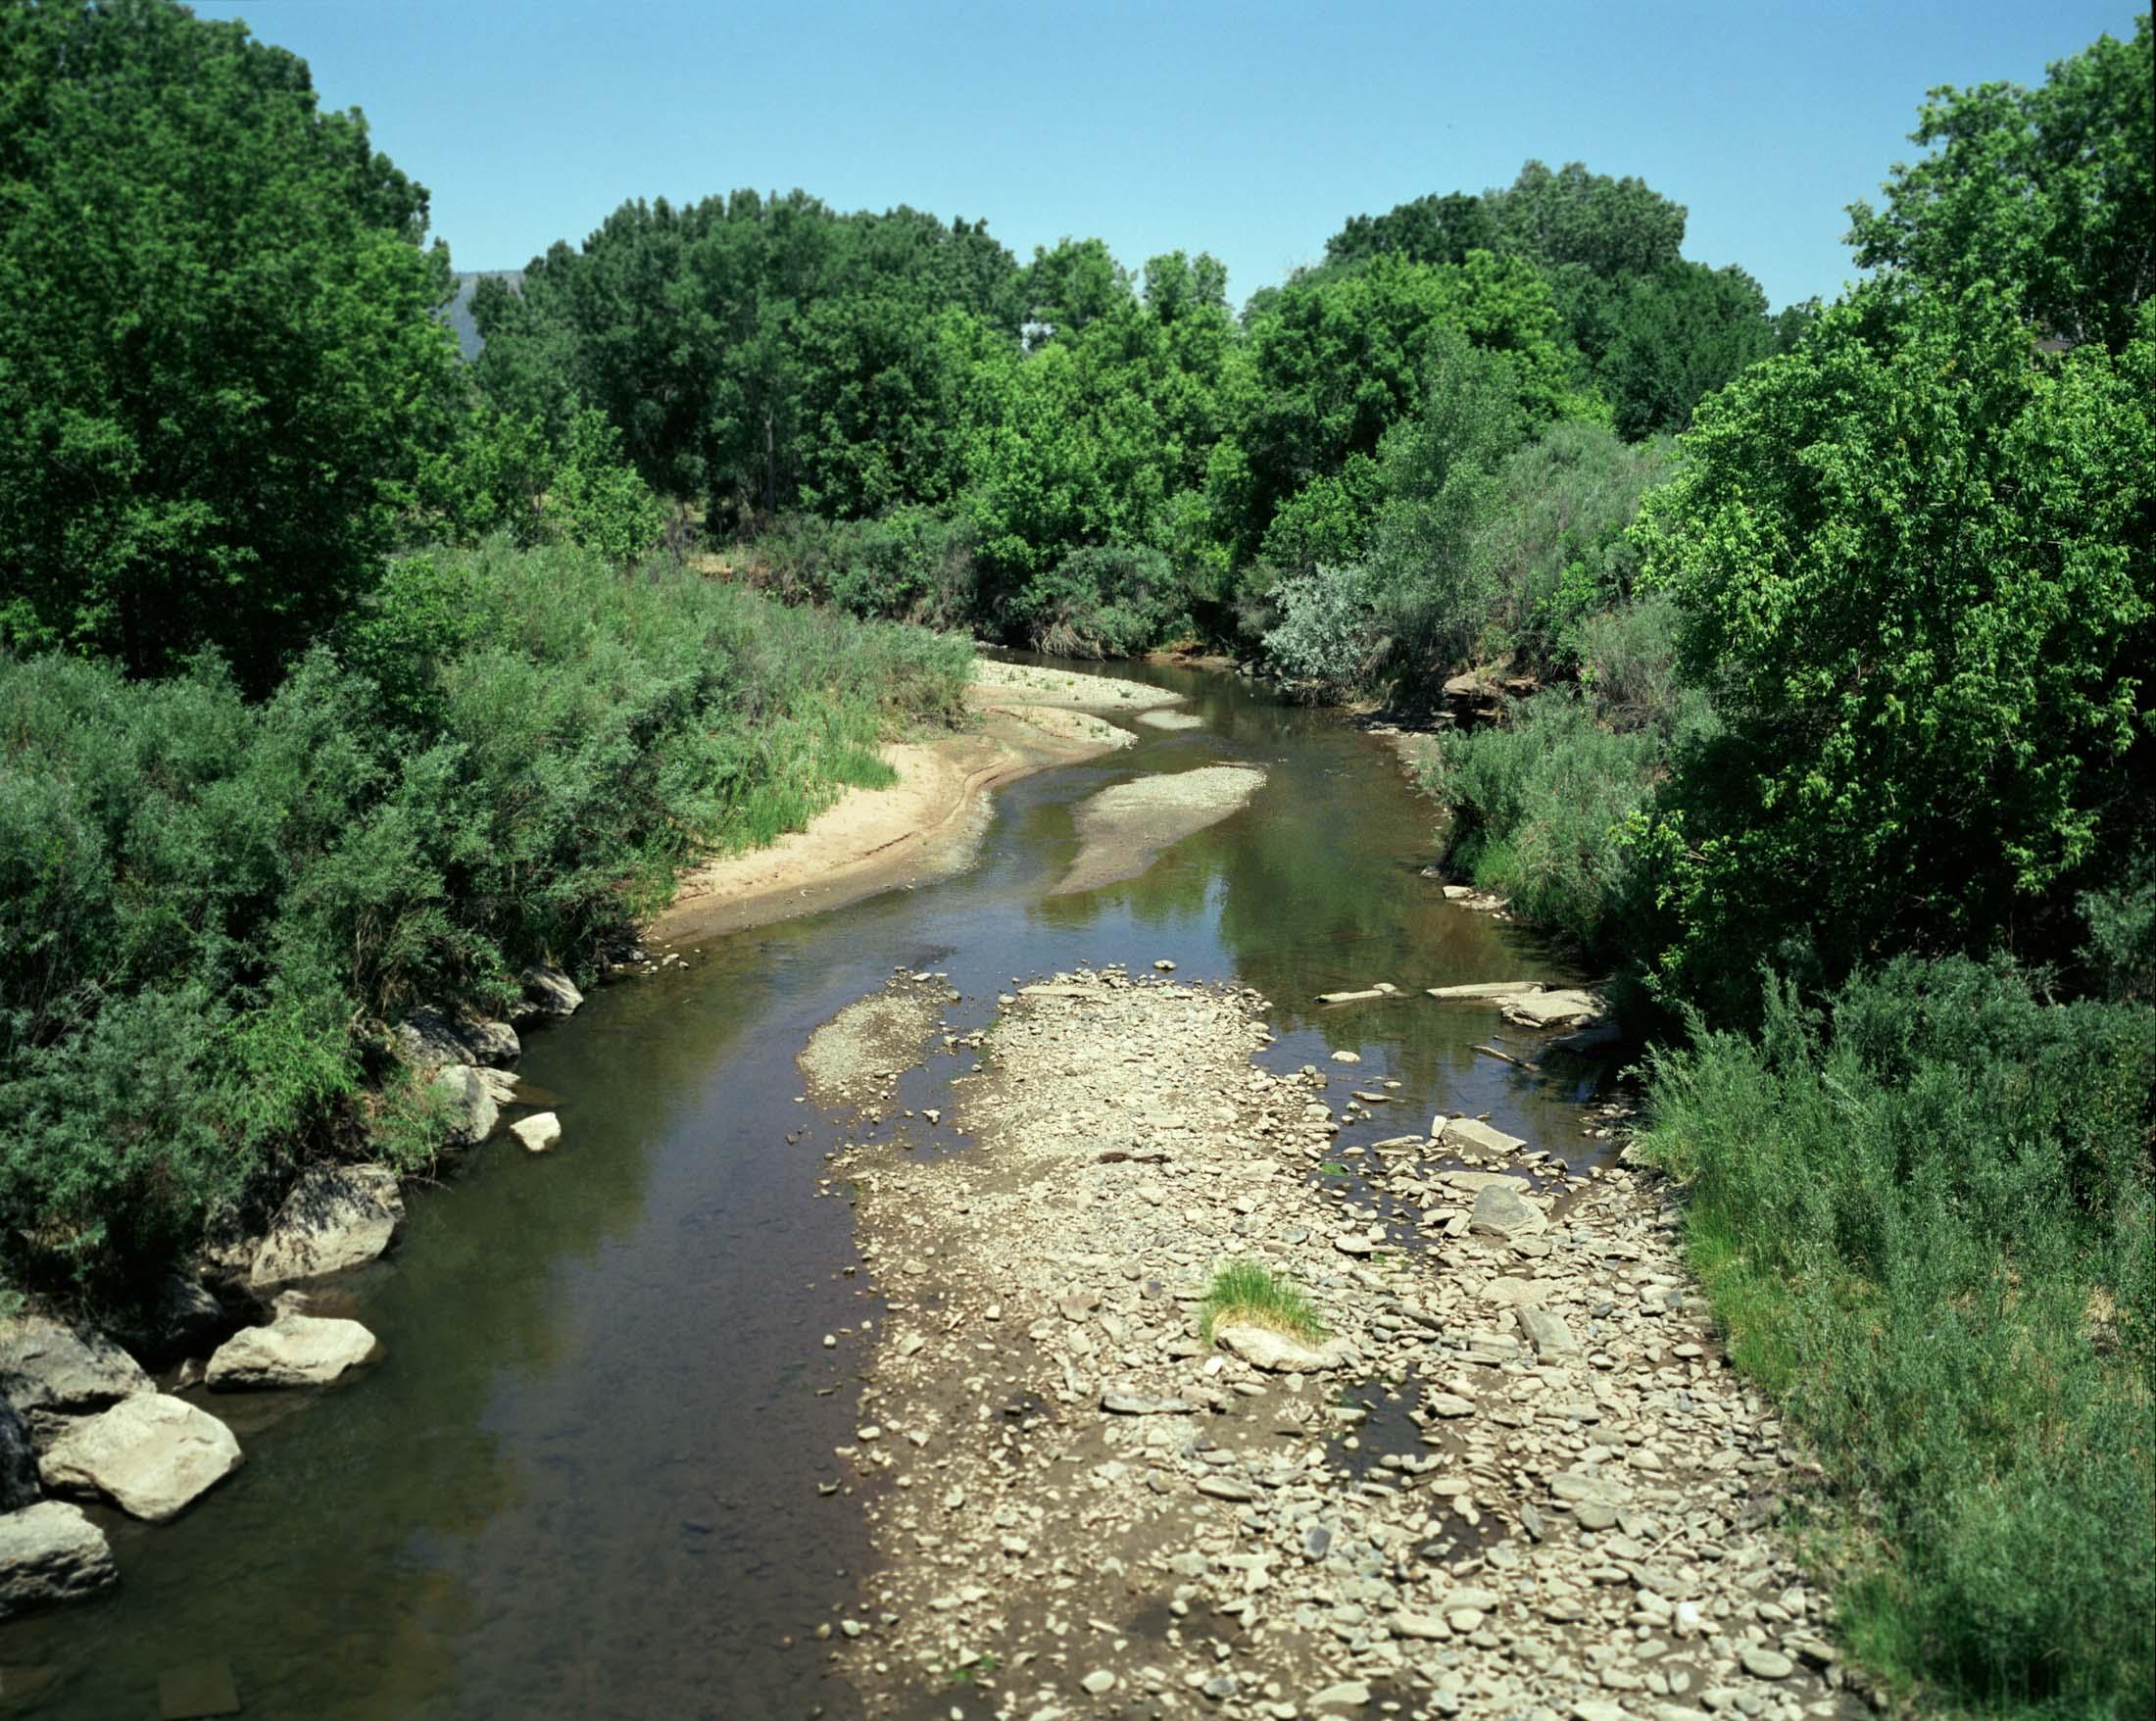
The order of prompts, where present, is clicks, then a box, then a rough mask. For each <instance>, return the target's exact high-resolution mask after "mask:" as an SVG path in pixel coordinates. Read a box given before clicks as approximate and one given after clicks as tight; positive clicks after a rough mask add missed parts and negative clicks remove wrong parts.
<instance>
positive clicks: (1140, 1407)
mask: <svg viewBox="0 0 2156 1721" xmlns="http://www.w3.org/2000/svg"><path fill="white" fill-rule="evenodd" d="M1101 1408H1102V1409H1103V1410H1105V1411H1107V1412H1108V1413H1109V1414H1110V1415H1112V1416H1189V1415H1191V1414H1193V1413H1194V1412H1195V1411H1196V1409H1197V1406H1196V1405H1195V1404H1186V1403H1184V1402H1183V1401H1182V1400H1181V1399H1149V1398H1147V1397H1145V1396H1144V1395H1143V1394H1141V1393H1103V1394H1102V1395H1101Z"/></svg>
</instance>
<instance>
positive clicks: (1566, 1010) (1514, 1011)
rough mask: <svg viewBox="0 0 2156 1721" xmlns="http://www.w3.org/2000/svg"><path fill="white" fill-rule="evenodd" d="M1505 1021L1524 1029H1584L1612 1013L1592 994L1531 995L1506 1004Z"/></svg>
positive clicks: (1526, 994) (1514, 999) (1510, 999)
mask: <svg viewBox="0 0 2156 1721" xmlns="http://www.w3.org/2000/svg"><path fill="white" fill-rule="evenodd" d="M1502 1009H1503V1014H1504V1019H1505V1020H1506V1021H1508V1022H1516V1023H1518V1024H1519V1025H1520V1026H1521V1027H1523V1028H1584V1027H1586V1026H1587V1025H1588V1024H1589V1023H1590V1022H1598V1021H1600V1020H1601V1019H1602V1017H1604V1016H1605V1015H1607V1014H1608V1013H1609V1007H1608V1006H1607V1005H1606V1004H1604V1003H1603V1002H1602V1001H1601V999H1599V998H1598V997H1596V996H1595V995H1594V994H1593V993H1592V992H1569V991H1568V992H1527V993H1522V994H1520V995H1519V996H1518V997H1516V998H1508V999H1506V1000H1505V1001H1504V1004H1503V1007H1502Z"/></svg>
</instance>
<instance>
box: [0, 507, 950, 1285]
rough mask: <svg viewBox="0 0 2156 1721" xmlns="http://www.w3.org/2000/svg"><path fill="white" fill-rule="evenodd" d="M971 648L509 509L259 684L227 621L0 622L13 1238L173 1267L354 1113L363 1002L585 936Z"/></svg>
mask: <svg viewBox="0 0 2156 1721" xmlns="http://www.w3.org/2000/svg"><path fill="white" fill-rule="evenodd" d="M967 664H968V659H967V654H966V652H965V651H964V649H963V646H962V644H961V643H959V642H956V641H954V640H951V639H949V638H948V637H939V636H936V635H932V634H927V633H922V632H917V631H912V630H905V629H897V628H891V627H870V626H865V625H863V624H862V623H859V622H856V621H851V620H848V619H846V618H844V617H840V616H836V615H832V614H830V613H828V612H817V611H811V610H794V609H788V608H785V607H783V606H780V605H777V604H774V603H771V602H769V601H768V600H760V599H759V598H757V597H755V596H754V595H752V594H749V593H747V592H744V591H742V590H740V589H739V588H738V587H733V586H728V585H723V584H717V583H713V582H711V581H706V580H700V579H696V578H693V577H690V576H688V575H685V574H683V573H681V572H679V571H678V570H673V569H670V568H668V567H667V566H666V565H663V564H660V565H654V566H652V567H651V568H649V569H648V570H647V571H646V572H644V573H643V574H642V575H640V576H639V577H637V578H635V579H627V580H625V579H623V578H621V577H620V575H619V573H618V571H617V570H616V569H615V567H614V565H613V564H612V563H611V562H610V561H608V560H607V559H605V558H603V557H601V556H599V555H597V554H595V553H593V552H590V551H586V550H582V549H578V548H575V547H572V546H566V545H564V546H560V547H554V548H545V549H540V550H537V551H533V552H528V553H519V552H516V551H515V550H514V549H513V548H512V547H511V546H509V545H508V544H507V543H505V542H501V541H497V542H495V543H494V544H492V545H491V546H489V547H487V548H486V549H483V550H480V551H476V552H452V553H444V554H435V555H427V556H420V557H414V558H411V559H408V560H405V561H402V562H399V563H398V564H397V565H395V566H394V567H393V568H392V569H391V570H390V573H389V576H388V578H387V579H386V581H385V582H384V583H383V584H382V585H381V586H380V588H379V589H378V590H377V591H376V592H375V593H374V594H373V595H371V596H370V597H369V599H368V601H367V602H366V603H365V605H363V606H362V608H361V609H360V610H358V611H357V612H355V613H354V614H353V615H351V616H349V617H348V618H347V620H346V621H345V623H344V624H343V625H342V626H340V628H339V629H337V630H336V631H335V632H334V633H333V634H331V635H330V636H328V637H327V638H325V639H324V641H322V642H321V643H319V644H318V645H317V646H316V647H315V648H314V649H313V650H312V651H311V652H310V653H309V654H308V655H307V656H306V657H305V658H304V659H303V660H302V661H301V662H300V664H298V666H297V667H296V668H295V670H294V671H293V673H292V674H291V676H290V677H289V678H287V679H286V680H285V681H284V682H283V683H282V684H281V685H280V686H279V687H278V688H277V689H276V691H275V692H274V693H273V694H272V695H271V696H270V698H268V699H266V700H263V701H260V702H254V703H250V702H248V701H247V700H245V699H244V698H243V697H242V695H241V691H240V689H239V688H238V687H237V686H236V685H235V684H234V681H233V678H232V676H231V675H230V673H229V672H228V671H227V670H226V669H225V667H224V666H223V664H221V661H219V660H218V659H216V658H215V657H204V658H199V659H197V660H195V661H194V662H193V664H191V665H190V666H189V667H188V668H187V669H186V670H184V671H183V672H182V673H180V674H177V675H175V676H173V677H171V678H169V679H165V680H161V681H149V682H133V683H130V682H128V681H126V680H125V679H123V677H122V676H121V675H120V674H119V673H118V671H117V670H116V669H115V668H114V667H113V666H111V665H108V664H97V663H92V662H86V661H83V660H80V659H75V658H71V657H66V656H59V655H50V656H45V657H41V658H36V659H30V660H21V659H11V658H0V894H4V895H5V898H6V900H7V902H8V904H9V913H8V915H7V918H6V921H5V923H4V926H0V1000H5V1005H4V1008H0V1235H5V1236H6V1237H7V1238H8V1240H9V1245H8V1251H9V1257H10V1259H9V1265H10V1267H11V1268H12V1269H13V1270H14V1271H15V1272H17V1273H19V1274H23V1275H26V1276H28V1277H30V1278H31V1279H33V1280H35V1281H37V1282H41V1283H49V1284H60V1285H75V1286H77V1287H80V1288H84V1289H89V1290H100V1291H102V1290H110V1289H112V1288H113V1287H114V1286H115V1284H116V1282H119V1281H124V1280H128V1279H133V1278H139V1277H140V1276H141V1275H143V1274H144V1273H148V1272H154V1270H155V1269H156V1267H157V1266H158V1264H159V1263H161V1262H163V1261H165V1260H168V1259H170V1258H171V1257H172V1254H174V1253H175V1252H176V1251H178V1250H180V1249H181V1248H183V1247H185V1246H186V1245H187V1244H188V1243H189V1242H190V1241H191V1240H192V1239H193V1238H194V1237H197V1236H199V1235H200V1233H201V1229H202V1225H203V1221H204V1219H205V1217H206V1216H207V1215H208V1214H210V1213H211V1212H213V1211H214V1210H217V1209H218V1208H220V1207H221V1206H222V1205H226V1204H232V1203H239V1202H243V1201H246V1200H248V1199H249V1198H258V1199H259V1198H261V1197H262V1196H263V1195H264V1194H265V1193H266V1191H267V1190H268V1189H270V1188H272V1187H273V1186H274V1185H275V1183H276V1181H277V1180H278V1178H279V1177H280V1175H281V1174H283V1173H284V1171H285V1170H286V1169H287V1168H288V1165H289V1161H290V1158H291V1156H293V1155H295V1154H297V1153H300V1152H303V1151H305V1150H307V1149H308V1148H310V1147H311V1146H313V1145H314V1144H315V1143H316V1142H317V1141H318V1140H319V1138H320V1136H321V1135H322V1134H323V1133H324V1132H328V1131H331V1130H333V1129H334V1128H337V1127H341V1122H340V1120H341V1119H343V1118H344V1117H345V1116H346V1115H347V1114H348V1113H349V1112H350V1110H351V1108H352V1107H353V1106H354V1105H355V1104H356V1103H358V1101H359V1097H360V1095H361V1090H362V1084H363V1079H364V1078H365V1077H367V1076H368V1074H369V1073H370V1072H374V1073H378V1072H380V1071H381V1070H382V1069H383V1068H384V1067H385V1065H386V1062H387V1055H386V1046H385V1043H384V1042H383V1041H382V1040H381V1039H380V1037H379V1032H380V1031H379V1027H378V1024H379V1023H381V1022H382V1021H384V1020H393V1019H395V1018H396V1017H397V1016H398V1015H399V1014H400V1013H401V1012H402V1011H403V1010H404V1009H406V1008H409V1007H410V1006H411V1005H412V1004H414V1003H415V1002H417V1001H418V1000H421V999H437V998H470V999H474V1000H478V1001H492V1002H494V1003H497V1004H499V1003H502V1002H504V1001H505V1000H506V999H507V998H508V997H509V996H510V995H511V993H512V992H513V990H514V985H513V982H514V976H515V973H516V972H517V971H518V970H519V968H520V967H521V966H522V965H523V964H524V963H526V962H529V961H532V960H537V959H557V960H563V961H566V962H567V963H569V964H570V965H571V966H572V967H576V968H580V969H584V968H588V965H589V963H590V962H591V960H592V959H593V957H594V954H595V952H596V950H597V949H598V948H599V946H600V944H601V943H602V941H603V940H604V938H605V937H606V936H607V935H609V934H610V933H612V932H613V929H615V928H616V927H618V926H620V925H621V924H622V923H623V922H624V919H625V918H626V917H627V916H629V915H631V914H633V913H635V912H636V911H638V910H641V909H645V908H648V907H651V906H653V905H656V904H658V903H660V902H662V901H663V900H664V898H665V896H666V895H667V893H668V892H669V891H670V888H671V884H672V879H673V873H674V869H675V867H676V866H677V865H679V864H680V862H681V861H684V860H685V859H686V858H688V857H689V855H691V854H692V853H693V852H694V851H696V850H697V849H699V848H702V847H706V846H717V847H721V848H723V847H728V846H738V845H742V844H746V843H752V842H764V841H768V840H769V839H770V838H771V837H772V836H774V835H775V834H777V833H778V832H779V831H781V830H785V829H789V828H794V827H798V826H799V825H800V823H801V822H802V821H803V820H804V819H805V818H806V817H807V816H808V815H809V814H810V813H812V812H814V811H816V810H817V808H818V807H819V806H821V805H822V804H823V803H824V802H825V801H826V800H828V798H829V797H830V796H832V795H833V794H835V793H836V792H837V789H838V788H839V787H840V786H842V785H844V784H846V783H851V782H861V781H880V780H884V776H885V773H884V767H883V766H882V765H881V763H880V762H879V761H878V760H877V758H876V756H875V752H874V747H875V743H876V741H877V738H878V736H879V734H880V733H881V732H882V731H883V729H884V727H885V725H886V724H887V723H889V722H891V721H893V720H896V719H903V718H909V717H919V716H930V717H936V718H945V719H947V718H950V717H953V716H955V715H956V713H957V711H958V708H959V695H960V692H961V690H962V687H963V683H964V679H965V676H966V673H967ZM370 1024H371V1025H370ZM389 1121H390V1123H391V1124H392V1125H394V1124H395V1123H396V1122H397V1120H396V1119H394V1118H392V1119H390V1120H389ZM377 1133H378V1134H379V1133H380V1132H377ZM390 1134H391V1137H392V1140H391V1141H390V1143H389V1148H390V1151H394V1148H395V1144H396V1142H398V1141H402V1142H403V1143H404V1144H405V1147H406V1150H407V1151H409V1152H412V1153H415V1154H420V1153H423V1151H424V1148H425V1142H424V1139H423V1137H415V1136H414V1134H413V1132H411V1131H409V1130H408V1131H405V1132H404V1133H403V1134H402V1135H401V1136H399V1135H397V1134H396V1132H395V1131H394V1130H392V1131H391V1132H390ZM384 1145H385V1144H384V1142H383V1141H381V1140H378V1141H377V1144H376V1151H384Z"/></svg>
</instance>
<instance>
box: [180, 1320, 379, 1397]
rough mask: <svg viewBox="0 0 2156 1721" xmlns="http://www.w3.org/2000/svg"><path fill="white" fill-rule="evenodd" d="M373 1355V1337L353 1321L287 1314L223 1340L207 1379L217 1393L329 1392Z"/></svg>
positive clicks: (213, 1359)
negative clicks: (333, 1383) (297, 1389)
mask: <svg viewBox="0 0 2156 1721" xmlns="http://www.w3.org/2000/svg"><path fill="white" fill-rule="evenodd" d="M373 1353H374V1335H373V1334H372V1333H370V1332H368V1330H367V1328H365V1327H363V1326H362V1325H360V1323H359V1322H358V1321H356V1320H332V1319H325V1318H322V1317H319V1316H316V1315H310V1314H285V1315H279V1316H278V1317H277V1318H276V1319H275V1320H274V1321H271V1322H270V1325H268V1326H266V1327H246V1328H243V1329H242V1330H241V1331H239V1332H236V1333H234V1334H233V1335H232V1336H231V1337H230V1338H229V1339H227V1340H225V1341H224V1343H223V1344H222V1345H221V1346H220V1347H219V1348H218V1352H217V1354H216V1355H214V1356H212V1357H211V1358H210V1366H209V1369H208V1371H207V1373H206V1376H205V1378H206V1379H207V1380H208V1382H209V1384H210V1385H211V1387H212V1388H214V1389H215V1390H217V1391H220V1392H226V1391H231V1390H234V1389H238V1388H242V1387H319V1386H327V1385H328V1384H329V1383H330V1382H331V1381H333V1380H335V1379H336V1378H337V1377H338V1376H339V1375H341V1374H343V1373H344V1371H345V1370H346V1369H348V1368H355V1367H357V1366H358V1365H359V1364H360V1363H363V1362H365V1361H366V1360H367V1359H368V1357H369V1356H371V1355H372V1354H373Z"/></svg>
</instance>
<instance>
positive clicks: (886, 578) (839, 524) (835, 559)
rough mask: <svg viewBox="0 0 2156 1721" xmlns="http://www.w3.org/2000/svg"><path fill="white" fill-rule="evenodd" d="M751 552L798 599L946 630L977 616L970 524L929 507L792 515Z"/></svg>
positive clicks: (792, 598)
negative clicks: (833, 516) (852, 515)
mask: <svg viewBox="0 0 2156 1721" xmlns="http://www.w3.org/2000/svg"><path fill="white" fill-rule="evenodd" d="M751 555H752V556H753V557H754V559H755V560H756V561H758V562H760V564H761V565H762V566H763V568H764V569H765V572H766V577H767V578H768V579H769V580H770V581H771V583H772V584H773V585H775V586H776V588H777V589H778V590H779V591H780V592H781V593H782V594H783V595H784V596H785V597H786V598H788V599H789V600H790V601H792V602H794V603H811V604H831V605H835V606H836V607H837V608H839V609H841V610H844V611H845V612H846V613H847V614H848V615H860V616H888V617H890V618H892V619H895V620H901V621H918V622H925V623H928V624H931V625H935V626H945V627H950V626H959V625H963V624H964V623H966V622H967V621H969V620H970V619H971V613H972V608H973V601H974V595H975V584H976V574H975V570H974V565H973V545H972V535H971V532H970V529H969V528H968V527H967V526H966V524H965V523H964V522H963V521H962V520H955V519H952V518H950V517H949V516H944V515H940V514H937V513H934V512H933V511H931V510H929V509H926V508H895V509H893V510H892V511H891V512H890V513H889V514H886V515H880V516H877V517H875V518H873V519H858V520H823V519H817V518H815V517H813V516H808V515H789V516H785V517H784V518H782V519H781V520H780V521H779V522H778V524H777V525H775V526H774V527H773V528H772V529H771V530H770V531H769V532H767V533H765V534H764V535H763V536H762V537H760V538H759V539H758V540H757V541H756V543H755V544H754V545H753V546H751Z"/></svg>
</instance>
